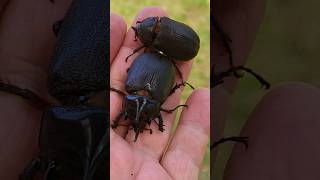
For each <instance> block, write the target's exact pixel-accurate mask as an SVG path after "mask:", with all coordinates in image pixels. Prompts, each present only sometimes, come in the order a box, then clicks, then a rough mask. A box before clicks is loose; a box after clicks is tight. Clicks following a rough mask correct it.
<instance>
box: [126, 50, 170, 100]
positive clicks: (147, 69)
mask: <svg viewBox="0 0 320 180" xmlns="http://www.w3.org/2000/svg"><path fill="white" fill-rule="evenodd" d="M175 74H176V71H175V68H174V66H173V64H172V62H171V61H169V60H168V59H167V58H166V57H165V56H162V55H160V54H156V53H143V54H141V55H140V56H138V57H137V59H135V60H134V62H133V63H132V65H131V67H130V70H129V72H128V79H127V81H126V91H127V92H128V93H129V94H130V93H131V92H134V91H138V90H148V88H147V85H148V84H150V89H151V96H152V99H155V100H157V101H159V102H160V103H161V104H162V103H163V102H164V101H165V100H166V99H167V97H168V95H169V94H170V91H171V89H172V87H173V85H174V82H175Z"/></svg>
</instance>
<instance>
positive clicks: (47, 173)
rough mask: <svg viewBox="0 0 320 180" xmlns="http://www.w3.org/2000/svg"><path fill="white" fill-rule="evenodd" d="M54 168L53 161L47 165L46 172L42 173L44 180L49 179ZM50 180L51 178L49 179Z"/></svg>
mask: <svg viewBox="0 0 320 180" xmlns="http://www.w3.org/2000/svg"><path fill="white" fill-rule="evenodd" d="M54 168H56V165H55V162H54V161H50V163H49V164H48V167H47V170H46V172H45V173H44V179H45V180H47V179H49V177H50V172H52V170H53V169H54ZM50 179H51V178H50Z"/></svg>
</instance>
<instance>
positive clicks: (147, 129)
mask: <svg viewBox="0 0 320 180" xmlns="http://www.w3.org/2000/svg"><path fill="white" fill-rule="evenodd" d="M144 130H148V131H150V134H152V129H150V128H144Z"/></svg>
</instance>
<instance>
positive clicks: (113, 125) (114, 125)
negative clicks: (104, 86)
mask: <svg viewBox="0 0 320 180" xmlns="http://www.w3.org/2000/svg"><path fill="white" fill-rule="evenodd" d="M123 115H125V112H121V113H120V114H118V116H117V117H116V119H115V120H113V124H112V125H111V128H112V129H115V128H117V127H118V126H119V121H120V119H121V117H122V116H123Z"/></svg>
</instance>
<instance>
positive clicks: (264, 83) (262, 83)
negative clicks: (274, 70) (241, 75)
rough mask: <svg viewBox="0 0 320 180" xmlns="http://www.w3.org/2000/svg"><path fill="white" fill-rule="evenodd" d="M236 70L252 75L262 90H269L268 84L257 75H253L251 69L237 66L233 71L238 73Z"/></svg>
mask: <svg viewBox="0 0 320 180" xmlns="http://www.w3.org/2000/svg"><path fill="white" fill-rule="evenodd" d="M238 70H244V71H246V72H247V73H249V74H251V75H253V76H254V77H255V78H256V79H257V80H258V81H259V82H260V83H261V85H262V88H263V87H264V88H265V89H269V88H270V83H268V82H267V81H266V80H265V79H264V78H263V77H262V76H260V75H259V74H257V73H255V72H254V71H252V69H249V68H246V67H244V66H238V67H235V70H233V71H238Z"/></svg>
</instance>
